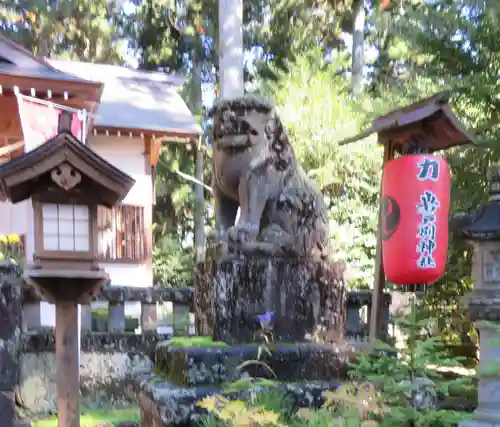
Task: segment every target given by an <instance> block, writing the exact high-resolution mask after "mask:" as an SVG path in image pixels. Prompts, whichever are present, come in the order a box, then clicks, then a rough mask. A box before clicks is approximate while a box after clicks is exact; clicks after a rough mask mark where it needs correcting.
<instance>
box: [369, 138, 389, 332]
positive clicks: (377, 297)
mask: <svg viewBox="0 0 500 427" xmlns="http://www.w3.org/2000/svg"><path fill="white" fill-rule="evenodd" d="M393 158H394V152H393V151H392V143H390V142H389V143H387V144H384V160H383V162H382V173H383V170H384V166H385V164H386V163H387V162H388V161H390V160H392V159H393ZM382 227H383V223H382V183H380V200H379V213H378V229H377V246H376V249H375V278H374V284H373V292H372V303H371V313H370V340H374V339H377V338H379V337H380V334H381V331H382V316H383V308H384V307H383V305H382V304H383V296H384V288H385V272H384V265H383V263H382V256H383V254H382Z"/></svg>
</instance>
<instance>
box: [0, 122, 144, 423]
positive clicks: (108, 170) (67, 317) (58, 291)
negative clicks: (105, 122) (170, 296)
mask: <svg viewBox="0 0 500 427" xmlns="http://www.w3.org/2000/svg"><path fill="white" fill-rule="evenodd" d="M134 182H135V181H134V180H133V179H132V178H131V177H129V176H128V175H126V174H125V173H123V172H122V171H120V170H119V169H117V168H115V167H114V166H112V165H111V164H109V163H108V162H107V161H105V160H104V159H102V158H101V157H99V156H98V155H96V154H95V153H94V152H93V151H92V150H91V149H90V148H88V147H87V146H85V145H84V144H83V143H81V142H80V141H79V140H78V139H76V138H75V137H73V136H72V135H71V134H70V133H68V132H61V133H59V134H58V135H57V136H56V137H55V138H53V139H51V140H49V141H47V142H46V143H44V144H42V145H40V146H39V147H37V148H36V149H34V150H33V151H30V152H29V153H26V154H24V155H22V156H21V157H18V158H17V159H15V160H12V161H10V162H8V163H5V164H3V165H1V166H0V200H10V201H11V202H12V203H18V202H21V201H23V200H27V199H31V200H32V203H33V215H34V218H33V224H34V227H33V229H34V254H33V263H31V264H29V265H27V266H26V267H25V270H24V280H25V281H26V282H27V283H28V284H29V285H31V286H32V287H33V288H34V290H35V291H36V292H37V293H38V294H39V295H40V297H42V299H44V300H46V301H49V302H51V303H54V304H55V305H56V358H57V377H56V382H57V394H58V415H59V426H60V427H78V426H79V425H80V421H79V416H80V415H79V390H80V387H79V363H78V360H79V345H78V344H79V343H78V339H77V337H78V336H79V334H78V303H87V302H89V301H90V300H91V298H92V297H93V296H94V294H95V293H96V292H99V291H100V290H101V289H102V287H103V286H104V285H106V284H108V283H109V276H108V274H107V273H106V272H105V271H104V270H103V269H101V268H100V267H99V265H98V259H97V256H98V255H97V250H98V246H97V243H98V242H97V207H98V206H99V205H103V206H106V207H109V208H111V207H112V206H113V205H115V204H117V203H119V202H120V201H121V200H123V199H124V198H125V196H126V195H127V193H128V192H129V191H130V189H131V188H132V186H133V185H134Z"/></svg>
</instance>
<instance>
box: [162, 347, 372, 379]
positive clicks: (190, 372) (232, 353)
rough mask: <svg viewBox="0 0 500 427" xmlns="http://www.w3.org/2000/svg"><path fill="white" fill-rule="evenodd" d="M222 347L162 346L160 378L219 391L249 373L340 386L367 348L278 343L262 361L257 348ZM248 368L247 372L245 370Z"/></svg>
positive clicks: (264, 353)
mask: <svg viewBox="0 0 500 427" xmlns="http://www.w3.org/2000/svg"><path fill="white" fill-rule="evenodd" d="M216 344H218V345H203V346H184V345H178V344H172V342H170V341H166V342H164V343H159V344H158V345H157V348H156V355H155V367H156V372H157V373H158V374H161V375H163V377H164V378H165V379H167V380H168V381H171V382H173V383H175V384H178V385H184V386H206V385H218V384H221V383H224V382H227V381H234V380H237V379H238V378H241V376H242V374H245V373H246V374H248V375H250V376H251V377H256V378H267V379H277V380H278V381H300V380H308V381H313V380H323V381H337V382H338V381H341V380H344V379H346V378H347V371H348V362H350V361H352V360H353V357H354V356H355V352H356V350H357V349H359V348H360V346H361V345H362V344H361V343H358V344H345V345H334V344H312V343H300V344H289V343H274V342H273V343H271V344H270V345H269V346H268V349H269V353H267V352H266V351H261V355H260V359H259V356H258V354H259V346H258V345H257V344H244V345H232V346H228V345H224V344H223V343H216ZM252 361H253V362H252ZM242 363H243V364H244V365H245V367H244V368H241V367H240V365H241V364H242ZM269 368H270V369H271V370H272V372H271V371H270V369H269ZM273 373H274V374H275V375H276V377H277V378H276V377H275V375H273Z"/></svg>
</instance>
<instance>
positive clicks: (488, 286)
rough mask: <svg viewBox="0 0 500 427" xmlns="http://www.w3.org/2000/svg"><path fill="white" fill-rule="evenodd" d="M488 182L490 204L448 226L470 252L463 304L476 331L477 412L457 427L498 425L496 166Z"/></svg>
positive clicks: (499, 170) (499, 188)
mask: <svg viewBox="0 0 500 427" xmlns="http://www.w3.org/2000/svg"><path fill="white" fill-rule="evenodd" d="M489 179H490V200H489V201H488V202H487V203H486V204H485V205H483V206H479V207H478V208H476V209H475V210H474V211H473V212H471V213H469V214H466V215H460V217H458V218H455V219H454V220H453V223H454V224H453V225H452V227H453V228H454V229H455V232H456V234H457V235H458V236H459V237H461V238H462V239H464V240H466V241H467V242H468V243H469V244H470V245H471V246H472V249H473V259H472V281H473V283H474V290H473V291H472V292H471V293H470V294H468V295H466V296H465V298H464V301H463V302H464V303H465V306H466V308H467V310H468V312H469V316H470V319H471V320H472V321H474V322H475V326H476V328H477V329H478V330H479V346H480V353H481V358H480V361H479V365H478V367H477V373H478V378H479V383H478V387H477V390H478V399H477V409H476V411H475V412H474V413H473V415H472V419H468V420H465V421H462V422H461V423H460V424H459V427H490V426H498V425H500V421H499V420H500V393H498V390H499V389H500V370H499V369H498V366H499V363H500V345H499V342H500V165H496V166H493V167H492V168H490V170H489Z"/></svg>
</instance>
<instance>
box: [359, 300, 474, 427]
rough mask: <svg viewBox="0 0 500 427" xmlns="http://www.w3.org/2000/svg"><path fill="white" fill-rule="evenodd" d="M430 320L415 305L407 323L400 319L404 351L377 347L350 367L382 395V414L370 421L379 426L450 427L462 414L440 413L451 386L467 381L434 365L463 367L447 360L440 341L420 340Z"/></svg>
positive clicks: (451, 360)
mask: <svg viewBox="0 0 500 427" xmlns="http://www.w3.org/2000/svg"><path fill="white" fill-rule="evenodd" d="M428 322H429V321H428V320H420V321H419V320H417V310H416V306H415V302H413V303H412V306H411V313H410V316H409V318H408V319H398V320H397V323H398V324H399V326H400V328H401V330H402V332H403V333H404V334H405V335H406V336H407V337H408V339H407V345H406V347H405V348H404V349H402V350H396V349H394V348H391V347H390V346H388V345H387V344H385V343H381V342H378V343H377V344H376V346H375V347H374V348H372V349H371V351H369V352H361V353H359V355H358V358H357V360H356V362H355V363H354V364H352V365H351V368H352V370H351V372H350V375H351V376H352V378H353V379H355V380H361V381H370V382H371V383H373V384H374V385H375V387H376V388H377V390H378V398H377V401H379V402H381V403H382V402H383V407H382V406H381V405H378V407H379V408H381V409H382V411H379V412H378V413H377V412H371V413H369V414H368V419H370V420H372V421H376V422H377V423H378V424H377V425H379V426H380V427H393V426H394V427H424V426H429V427H451V426H453V425H455V424H456V423H457V422H458V421H459V420H460V419H462V418H463V414H459V413H457V412H454V411H444V410H439V409H437V404H438V396H439V395H444V396H447V395H449V389H450V387H451V386H456V385H458V384H461V383H463V382H464V381H466V380H463V379H451V380H448V379H446V378H444V377H443V375H442V373H441V372H439V371H438V370H437V369H432V368H431V366H441V367H442V366H446V367H461V366H462V365H461V363H460V361H461V358H449V357H447V356H446V354H445V352H444V351H443V345H442V343H440V341H439V339H438V338H427V339H425V340H420V339H418V337H419V334H420V332H421V330H422V328H423V327H424V326H425V324H426V323H428Z"/></svg>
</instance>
